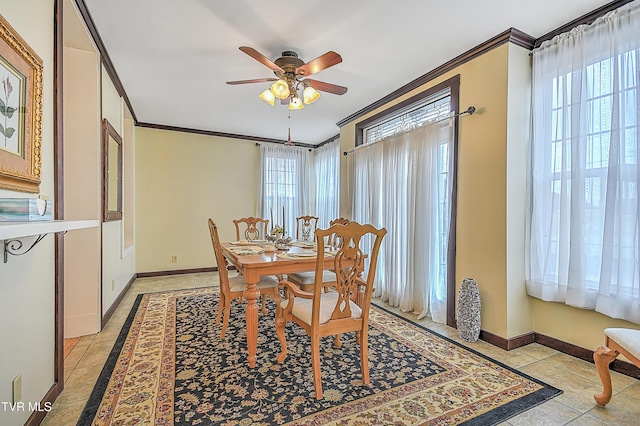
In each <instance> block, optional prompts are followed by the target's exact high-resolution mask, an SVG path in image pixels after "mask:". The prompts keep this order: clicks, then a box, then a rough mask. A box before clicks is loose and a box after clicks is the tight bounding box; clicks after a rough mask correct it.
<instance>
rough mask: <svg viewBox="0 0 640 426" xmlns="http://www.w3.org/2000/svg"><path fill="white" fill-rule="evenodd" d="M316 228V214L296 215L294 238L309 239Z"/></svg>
mask: <svg viewBox="0 0 640 426" xmlns="http://www.w3.org/2000/svg"><path fill="white" fill-rule="evenodd" d="M317 228H318V218H317V217H316V216H300V217H296V240H302V241H309V238H310V237H311V236H312V235H313V233H314V232H315V231H316V229H317Z"/></svg>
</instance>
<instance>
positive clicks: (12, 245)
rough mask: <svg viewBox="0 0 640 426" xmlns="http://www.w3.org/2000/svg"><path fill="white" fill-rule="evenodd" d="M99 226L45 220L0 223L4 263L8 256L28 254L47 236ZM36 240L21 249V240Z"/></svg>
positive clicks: (78, 222)
mask: <svg viewBox="0 0 640 426" xmlns="http://www.w3.org/2000/svg"><path fill="white" fill-rule="evenodd" d="M99 224H100V222H98V221H97V220H47V221H41V222H0V240H4V244H3V245H4V263H7V260H8V257H9V255H13V256H21V255H23V254H26V253H28V252H29V251H30V250H31V249H32V248H33V247H35V245H36V244H38V243H39V242H40V241H41V240H42V239H43V238H44V237H45V236H46V235H47V234H51V233H54V232H55V233H66V232H67V231H73V230H75V229H85V228H95V227H97V226H98V225H99ZM34 235H37V238H36V239H35V241H33V243H32V244H31V245H30V246H29V248H27V249H23V246H24V244H23V242H22V240H21V238H24V237H32V236H34Z"/></svg>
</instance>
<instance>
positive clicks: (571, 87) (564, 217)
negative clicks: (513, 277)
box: [527, 5, 640, 322]
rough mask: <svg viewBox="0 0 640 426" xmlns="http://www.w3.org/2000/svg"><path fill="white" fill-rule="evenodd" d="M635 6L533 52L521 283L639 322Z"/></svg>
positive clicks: (639, 65)
mask: <svg viewBox="0 0 640 426" xmlns="http://www.w3.org/2000/svg"><path fill="white" fill-rule="evenodd" d="M639 11H640V7H638V6H637V5H635V6H634V7H630V6H629V5H627V6H623V7H622V8H620V9H618V10H617V11H614V12H611V13H609V14H607V15H606V17H603V18H600V19H598V20H596V21H595V22H594V23H593V24H592V25H590V26H582V27H578V28H576V29H574V30H572V31H571V32H570V33H568V34H565V35H561V36H559V37H557V38H554V39H553V40H551V41H550V42H546V43H544V44H543V45H542V46H541V47H540V49H538V50H536V51H534V62H533V63H534V85H533V88H534V92H533V114H534V115H533V120H534V121H533V123H534V125H533V134H532V158H533V161H532V180H531V182H532V187H531V192H532V198H531V200H532V209H531V216H530V237H529V259H528V261H529V267H528V271H527V289H528V292H529V294H530V295H532V296H535V297H539V298H541V299H543V300H549V301H556V302H563V303H566V304H568V305H571V306H575V307H579V308H586V309H595V310H597V311H599V312H601V313H604V314H606V315H609V316H612V317H615V318H624V319H627V320H630V321H635V322H640V312H639V309H638V308H639V307H640V280H639V266H640V262H639V258H638V252H639V250H638V248H639V244H638V238H639V237H638V224H639V222H638V206H639V204H638V203H639V202H638V184H639V183H640V174H639V173H638V135H639V133H640V126H639V115H640V112H639V107H640V87H639V85H640V19H639V18H640V12H639Z"/></svg>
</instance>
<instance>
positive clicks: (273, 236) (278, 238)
mask: <svg viewBox="0 0 640 426" xmlns="http://www.w3.org/2000/svg"><path fill="white" fill-rule="evenodd" d="M267 241H269V242H270V243H271V244H273V245H275V246H276V248H277V249H278V250H288V249H289V245H290V244H291V237H285V229H284V228H283V227H282V226H280V225H275V226H274V227H273V228H271V231H269V235H267Z"/></svg>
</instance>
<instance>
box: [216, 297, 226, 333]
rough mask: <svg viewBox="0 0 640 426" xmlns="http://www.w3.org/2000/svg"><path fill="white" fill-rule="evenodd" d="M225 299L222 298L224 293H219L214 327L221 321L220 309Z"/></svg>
mask: <svg viewBox="0 0 640 426" xmlns="http://www.w3.org/2000/svg"><path fill="white" fill-rule="evenodd" d="M225 300H226V297H224V293H220V301H219V302H218V315H216V323H215V324H216V325H218V324H220V320H221V319H222V307H223V306H224V303H225Z"/></svg>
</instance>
